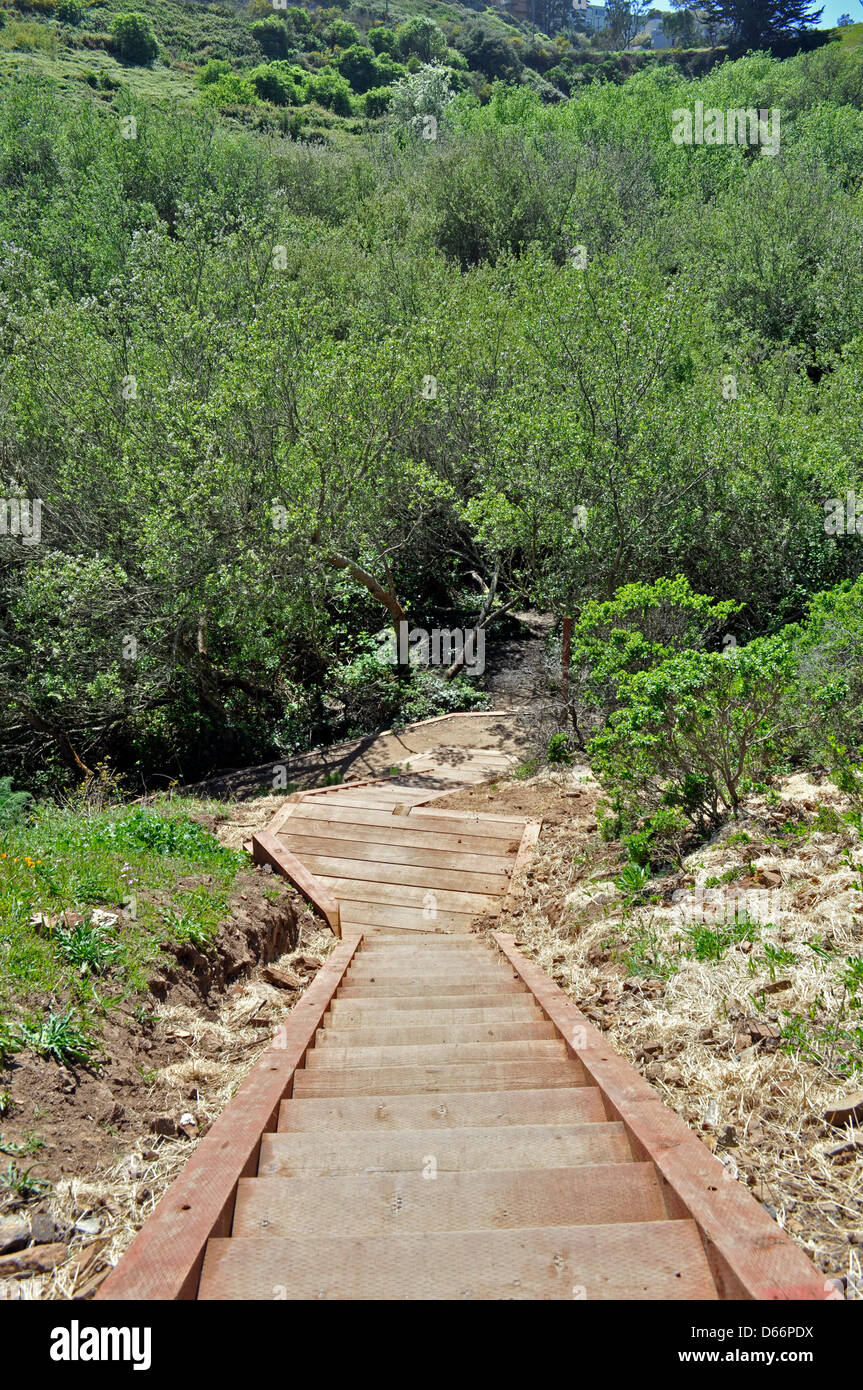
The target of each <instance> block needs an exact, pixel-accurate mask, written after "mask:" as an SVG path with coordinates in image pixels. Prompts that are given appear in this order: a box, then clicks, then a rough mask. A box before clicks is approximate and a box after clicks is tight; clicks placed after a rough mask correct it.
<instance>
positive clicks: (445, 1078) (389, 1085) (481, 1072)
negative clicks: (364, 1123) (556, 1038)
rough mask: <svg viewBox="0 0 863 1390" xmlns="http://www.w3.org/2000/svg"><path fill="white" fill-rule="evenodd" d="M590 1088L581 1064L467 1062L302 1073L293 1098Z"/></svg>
mask: <svg viewBox="0 0 863 1390" xmlns="http://www.w3.org/2000/svg"><path fill="white" fill-rule="evenodd" d="M582 1085H584V1071H583V1069H582V1068H581V1067H579V1066H578V1064H577V1063H575V1062H559V1061H556V1062H474V1063H467V1062H461V1063H457V1064H453V1065H448V1064H445V1065H443V1066H439V1067H351V1068H346V1069H345V1070H344V1071H340V1072H338V1073H335V1074H333V1073H330V1072H326V1071H316V1072H310V1071H300V1072H297V1074H296V1076H295V1077H294V1084H293V1090H292V1095H293V1096H295V1097H296V1098H297V1099H298V1100H302V1098H303V1097H304V1096H396V1095H405V1094H407V1095H422V1094H425V1093H428V1092H432V1091H515V1090H521V1089H524V1090H529V1091H536V1090H548V1089H550V1088H552V1087H558V1086H560V1087H570V1086H582Z"/></svg>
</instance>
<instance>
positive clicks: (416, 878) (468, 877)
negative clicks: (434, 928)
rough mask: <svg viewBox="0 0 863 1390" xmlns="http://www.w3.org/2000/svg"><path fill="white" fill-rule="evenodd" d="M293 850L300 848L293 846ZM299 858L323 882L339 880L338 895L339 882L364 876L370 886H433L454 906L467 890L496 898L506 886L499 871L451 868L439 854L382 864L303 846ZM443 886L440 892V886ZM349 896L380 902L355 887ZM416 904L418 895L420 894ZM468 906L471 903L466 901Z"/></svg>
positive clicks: (411, 900) (410, 899)
mask: <svg viewBox="0 0 863 1390" xmlns="http://www.w3.org/2000/svg"><path fill="white" fill-rule="evenodd" d="M293 853H294V854H299V853H300V851H299V850H298V849H297V848H296V847H294V849H293ZM301 857H302V861H303V863H304V864H305V865H306V867H307V868H309V869H311V871H312V873H313V874H314V875H315V876H316V877H317V878H319V879H321V880H322V881H323V882H327V881H328V880H330V879H332V880H333V881H334V882H338V884H339V896H341V894H342V885H343V884H346V883H351V884H353V885H354V886H356V885H357V883H358V882H360V881H362V880H365V882H366V883H367V884H369V885H370V886H372V887H374V886H375V885H376V884H379V883H380V882H384V883H395V884H400V885H403V886H405V887H408V888H414V889H416V888H420V889H433V890H434V892H435V894H440V896H441V898H442V899H447V901H441V904H440V905H441V907H452V908H458V906H459V903H458V902H456V901H455V900H454V899H456V898H461V897H463V896H464V895H465V894H467V893H471V894H477V893H479V894H491V896H492V897H493V898H499V897H500V896H501V894H502V893H505V892H506V890H507V887H508V886H509V878H508V876H507V874H506V873H505V872H503V871H500V872H498V873H489V872H488V871H487V870H486V871H485V872H480V871H478V870H473V871H465V870H464V869H453V868H450V867H448V865H447V867H442V866H441V858H440V856H439V855H437V856H435V857H436V858H437V861H438V862H437V864H435V865H434V866H432V865H416V864H396V863H392V862H391V861H387V862H386V863H385V864H384V863H383V862H382V861H380V860H378V861H377V862H376V863H372V862H371V861H366V860H363V859H351V858H349V857H342V858H336V857H335V856H334V855H324V854H320V853H316V852H315V851H309V850H304V851H303V852H302V855H301ZM444 889H445V890H447V891H446V892H442V891H441V890H444ZM351 896H353V897H357V898H362V899H363V900H364V901H366V902H380V901H381V899H380V898H378V897H369V895H368V893H366V892H361V891H359V890H357V891H355V892H353V893H352V894H351ZM450 899H452V900H450ZM383 901H385V902H389V901H391V899H389V898H385V899H383ZM404 901H405V902H413V901H415V899H414V898H405V899H404ZM420 905H422V898H421V896H420ZM467 906H468V907H472V906H473V904H472V903H468V904H467Z"/></svg>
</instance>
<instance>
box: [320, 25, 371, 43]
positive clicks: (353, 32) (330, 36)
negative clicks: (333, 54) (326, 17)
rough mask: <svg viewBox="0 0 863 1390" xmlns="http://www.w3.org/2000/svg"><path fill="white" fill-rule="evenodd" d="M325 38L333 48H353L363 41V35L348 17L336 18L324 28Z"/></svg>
mask: <svg viewBox="0 0 863 1390" xmlns="http://www.w3.org/2000/svg"><path fill="white" fill-rule="evenodd" d="M324 38H325V39H326V41H327V43H328V44H329V45H330V47H331V48H351V47H353V45H354V44H361V43H362V41H363V40H362V35H361V34H360V31H359V29H358V28H357V27H356V25H355V24H349V23H348V21H347V20H346V19H334V20H333V21H332V23H331V24H328V25H327V27H326V29H325V30H324Z"/></svg>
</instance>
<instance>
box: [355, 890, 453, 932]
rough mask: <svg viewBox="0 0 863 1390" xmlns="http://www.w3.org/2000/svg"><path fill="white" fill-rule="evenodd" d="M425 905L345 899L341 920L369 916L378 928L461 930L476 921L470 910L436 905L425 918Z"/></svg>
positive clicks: (360, 920) (366, 918) (356, 919)
mask: <svg viewBox="0 0 863 1390" xmlns="http://www.w3.org/2000/svg"><path fill="white" fill-rule="evenodd" d="M425 910H426V909H425V908H420V907H393V906H388V905H386V904H384V903H375V904H373V905H372V904H370V903H362V902H354V901H353V900H352V899H350V898H348V899H345V900H344V901H343V902H342V904H341V907H340V915H341V919H342V922H345V923H351V922H354V923H360V922H367V921H368V918H369V916H373V917H374V921H373V922H372V923H370V925H371V926H377V927H413V928H414V929H415V930H416V931H429V930H432V931H433V930H434V928H435V927H437V928H438V930H440V931H444V930H446V931H463V932H469V931H470V929H471V924H472V923H473V921H474V920H475V917H476V914H475V913H473V912H449V911H444V910H443V909H441V908H439V909H438V913H437V916H436V917H434V918H428V917H425V916H423V913H424V912H425Z"/></svg>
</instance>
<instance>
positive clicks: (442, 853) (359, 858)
mask: <svg viewBox="0 0 863 1390" xmlns="http://www.w3.org/2000/svg"><path fill="white" fill-rule="evenodd" d="M309 824H312V825H314V824H316V823H315V822H306V821H303V822H302V828H303V832H304V833H302V834H299V833H298V832H297V830H296V828H295V825H294V824H292V825H291V826H290V827H288V826H286V827H285V828H284V829H283V830H282V831H281V832H280V839H282V840H283V841H284V842H285V844H286V845H287V844H289V847H290V849H291V851H292V853H294V854H296V855H297V856H298V857H299V858H300V859H302V861H303V863H304V864H305V863H307V862H308V863H309V866H310V867H311V856H312V855H320V856H321V857H322V858H329V859H346V860H350V861H351V862H352V863H353V864H354V865H356V866H359V864H361V863H367V864H368V865H369V866H370V868H371V869H372V870H374V869H375V868H376V867H378V866H382V865H385V864H386V865H400V866H402V867H404V868H425V869H432V870H439V871H440V872H443V873H449V874H460V873H464V874H472V873H478V874H483V875H493V876H495V877H502V876H505V875H506V874H507V873H508V872H509V870H510V869H512V866H513V864H514V863H515V856H514V855H512V854H501V853H500V848H499V847H500V841H499V840H490V841H488V843H489V845H490V846H491V852H490V853H487V854H486V853H483V852H480V853H470V852H466V851H464V850H460V849H459V848H457V846H458V844H459V841H458V840H457V839H456V837H455V836H446V837H444V836H441V837H440V838H441V839H443V838H447V839H452V840H453V841H454V844H453V845H452V846H450V847H449V848H446V847H444V848H436V849H430V848H429V847H428V844H427V843H426V841H427V839H428V837H427V836H426V835H424V834H423V833H422V832H418V831H411V832H403V831H400V832H399V833H398V834H397V835H396V836H395V837H394V838H392V839H390V838H389V836H388V831H384V830H375V831H371V832H370V831H369V829H368V827H365V826H364V827H360V828H361V830H362V835H361V836H358V837H357V838H355V839H351V838H350V837H349V836H347V835H343V834H342V827H339V826H333V825H330V826H328V827H326V830H324V829H323V828H319V829H317V830H316V831H315V833H314V834H312V833H311V832H310V831H307V830H306V826H307V825H309ZM349 828H350V827H347V829H349ZM370 835H371V837H372V838H369V836H370ZM416 842H418V843H416ZM386 872H387V874H388V873H389V870H388V869H387V870H386ZM354 876H355V877H358V875H354Z"/></svg>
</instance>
